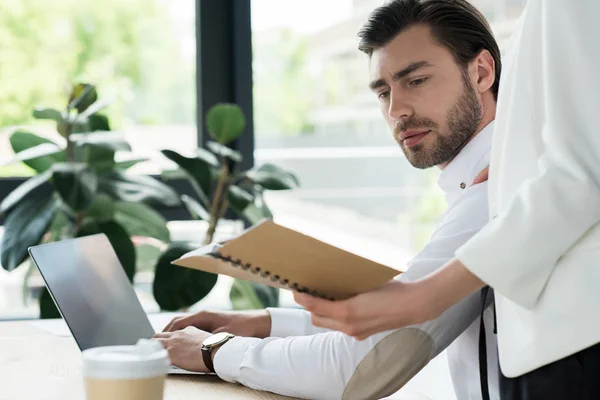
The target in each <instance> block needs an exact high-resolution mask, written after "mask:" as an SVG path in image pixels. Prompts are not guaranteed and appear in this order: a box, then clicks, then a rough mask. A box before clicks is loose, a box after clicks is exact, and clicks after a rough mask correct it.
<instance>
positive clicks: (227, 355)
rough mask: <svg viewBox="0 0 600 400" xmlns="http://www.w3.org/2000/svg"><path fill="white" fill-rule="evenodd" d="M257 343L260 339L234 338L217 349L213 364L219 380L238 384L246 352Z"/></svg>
mask: <svg viewBox="0 0 600 400" xmlns="http://www.w3.org/2000/svg"><path fill="white" fill-rule="evenodd" d="M257 343H260V339H257V338H246V337H234V338H233V339H230V340H229V341H227V343H225V344H223V345H222V346H221V347H219V349H218V350H217V353H216V354H215V359H214V362H213V364H214V367H215V372H216V373H217V375H218V376H219V378H221V379H223V380H224V381H227V382H231V383H237V382H239V380H240V374H241V367H242V361H243V359H244V356H245V354H246V351H247V350H248V349H249V348H250V347H251V346H254V345H256V344H257Z"/></svg>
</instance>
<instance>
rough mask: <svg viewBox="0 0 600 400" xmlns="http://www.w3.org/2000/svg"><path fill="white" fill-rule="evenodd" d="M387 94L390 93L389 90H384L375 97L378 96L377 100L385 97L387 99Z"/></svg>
mask: <svg viewBox="0 0 600 400" xmlns="http://www.w3.org/2000/svg"><path fill="white" fill-rule="evenodd" d="M389 95H390V92H389V91H385V92H381V93H379V94H378V95H377V98H378V99H379V100H385V99H387V98H388V97H389Z"/></svg>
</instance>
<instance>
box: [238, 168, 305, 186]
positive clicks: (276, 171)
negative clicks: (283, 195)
mask: <svg viewBox="0 0 600 400" xmlns="http://www.w3.org/2000/svg"><path fill="white" fill-rule="evenodd" d="M245 175H246V177H247V178H248V179H250V180H251V181H252V182H254V183H256V184H258V185H260V186H262V187H263V188H265V189H268V190H288V189H293V188H295V187H298V186H299V184H300V182H299V180H298V178H297V177H296V175H294V174H293V173H291V172H289V171H286V170H284V169H283V168H280V167H278V166H276V165H273V164H263V165H261V166H260V167H258V168H254V169H251V170H249V171H247V172H246V173H245Z"/></svg>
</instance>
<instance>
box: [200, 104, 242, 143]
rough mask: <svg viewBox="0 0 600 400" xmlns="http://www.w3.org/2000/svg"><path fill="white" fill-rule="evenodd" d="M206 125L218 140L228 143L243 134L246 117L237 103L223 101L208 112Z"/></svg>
mask: <svg viewBox="0 0 600 400" xmlns="http://www.w3.org/2000/svg"><path fill="white" fill-rule="evenodd" d="M206 126H207V128H208V133H209V134H210V135H211V136H212V137H213V138H214V139H215V140H216V141H217V142H219V143H221V144H228V143H231V142H233V141H234V140H235V139H237V138H238V137H239V136H240V135H241V134H242V132H243V131H244V129H245V128H246V118H245V117H244V112H243V111H242V109H241V108H240V107H239V106H238V105H237V104H227V103H221V104H217V105H215V106H213V107H211V109H210V110H208V112H207V113H206Z"/></svg>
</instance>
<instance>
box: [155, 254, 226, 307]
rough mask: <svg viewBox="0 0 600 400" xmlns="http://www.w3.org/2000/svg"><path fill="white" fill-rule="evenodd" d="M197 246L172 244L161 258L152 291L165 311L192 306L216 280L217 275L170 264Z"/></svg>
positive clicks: (157, 265)
mask: <svg viewBox="0 0 600 400" xmlns="http://www.w3.org/2000/svg"><path fill="white" fill-rule="evenodd" d="M195 248H196V247H195V246H193V245H191V244H188V243H177V244H173V245H171V247H169V248H168V249H167V250H166V251H165V252H164V253H163V254H162V255H161V257H160V258H159V259H158V262H157V263H156V270H155V274H154V284H153V286H152V291H153V293H154V299H155V300H156V302H157V303H158V305H159V306H160V308H161V309H162V310H168V311H176V310H181V309H182V308H185V307H190V306H192V305H194V304H196V303H197V302H198V301H200V300H202V299H203V298H204V297H206V295H208V293H210V291H211V290H212V288H213V287H214V286H215V284H216V283H217V278H218V275H215V274H211V273H208V272H204V271H200V270H195V269H191V268H185V267H179V266H176V265H173V264H171V262H172V261H175V260H176V259H178V258H179V257H181V256H182V255H184V254H185V253H187V252H189V251H192V250H194V249H195Z"/></svg>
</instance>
